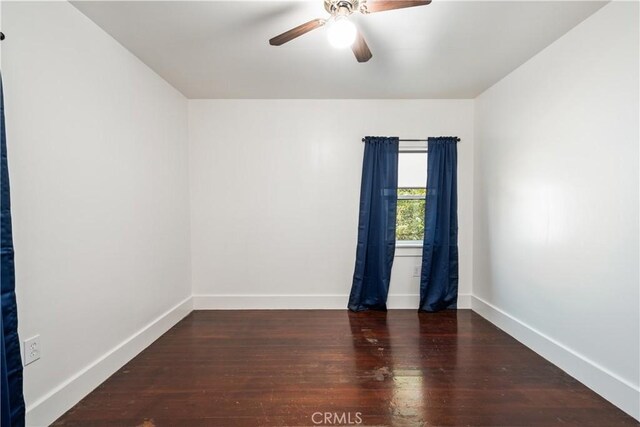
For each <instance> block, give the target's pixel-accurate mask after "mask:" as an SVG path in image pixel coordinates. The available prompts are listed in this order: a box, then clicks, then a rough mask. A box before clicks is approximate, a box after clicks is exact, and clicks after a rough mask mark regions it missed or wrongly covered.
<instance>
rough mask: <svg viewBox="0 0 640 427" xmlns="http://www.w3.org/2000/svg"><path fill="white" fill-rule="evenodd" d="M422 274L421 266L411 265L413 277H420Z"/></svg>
mask: <svg viewBox="0 0 640 427" xmlns="http://www.w3.org/2000/svg"><path fill="white" fill-rule="evenodd" d="M421 274H422V266H421V265H416V266H414V267H413V277H420V275H421Z"/></svg>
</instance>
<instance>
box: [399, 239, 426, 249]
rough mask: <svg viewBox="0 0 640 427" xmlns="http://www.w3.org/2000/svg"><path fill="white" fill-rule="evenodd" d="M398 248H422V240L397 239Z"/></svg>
mask: <svg viewBox="0 0 640 427" xmlns="http://www.w3.org/2000/svg"><path fill="white" fill-rule="evenodd" d="M398 248H422V242H421V241H420V240H396V249H398Z"/></svg>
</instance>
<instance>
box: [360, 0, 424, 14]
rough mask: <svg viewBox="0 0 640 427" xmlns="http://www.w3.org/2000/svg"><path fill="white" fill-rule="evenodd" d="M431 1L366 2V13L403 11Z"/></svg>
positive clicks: (380, 0)
mask: <svg viewBox="0 0 640 427" xmlns="http://www.w3.org/2000/svg"><path fill="white" fill-rule="evenodd" d="M429 3H431V0H367V2H366V3H365V5H366V6H367V12H369V13H374V12H384V11H385V10H393V9H403V8H405V7H414V6H426V5H428V4H429Z"/></svg>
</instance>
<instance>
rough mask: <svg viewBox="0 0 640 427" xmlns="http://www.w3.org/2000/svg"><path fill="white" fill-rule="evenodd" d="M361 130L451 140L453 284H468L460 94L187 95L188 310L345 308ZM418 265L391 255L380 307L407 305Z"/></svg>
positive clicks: (465, 132)
mask: <svg viewBox="0 0 640 427" xmlns="http://www.w3.org/2000/svg"><path fill="white" fill-rule="evenodd" d="M365 135H397V136H400V137H405V138H424V137H427V136H434V135H458V136H460V137H461V138H462V142H460V144H459V175H460V177H459V199H460V201H459V204H460V206H459V215H460V225H459V227H460V236H459V240H460V241H459V244H460V248H461V250H460V293H461V294H469V293H470V291H471V256H472V254H471V248H472V212H471V209H472V198H473V195H472V187H473V184H472V177H473V170H472V169H473V102H472V101H470V100H434V101H413V100H410V101H401V100H398V101H378V100H365V101H363V100H340V101H336V100H191V101H189V142H190V177H191V178H190V188H191V203H192V216H191V224H192V277H193V291H194V295H196V298H195V300H194V304H195V306H196V308H198V307H207V308H213V307H220V308H236V307H238V308H248V307H273V308H275V307H292V308H305V307H330V308H344V307H346V304H347V296H348V294H349V291H350V288H351V280H352V276H353V268H354V259H355V251H356V239H357V228H358V227H357V223H358V203H359V193H360V178H361V170H362V153H363V149H364V147H363V144H362V143H361V142H360V139H361V138H362V137H363V136H365ZM410 253H418V254H419V253H420V251H419V250H417V251H416V250H413V251H411V250H405V252H404V253H403V255H407V254H410ZM419 263H420V258H416V257H396V260H395V263H394V269H393V276H392V283H391V290H390V298H389V305H390V306H391V307H399V306H404V307H415V308H417V305H418V299H417V294H418V282H419V279H418V278H413V277H412V274H413V266H414V265H418V264H419ZM198 296H209V297H208V298H204V297H198ZM463 298H464V297H463ZM461 302H462V303H466V301H461Z"/></svg>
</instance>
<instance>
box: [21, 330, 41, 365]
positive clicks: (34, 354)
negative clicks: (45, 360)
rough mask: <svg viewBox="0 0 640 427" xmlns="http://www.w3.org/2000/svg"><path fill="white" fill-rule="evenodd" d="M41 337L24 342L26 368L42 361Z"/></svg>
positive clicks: (37, 336)
mask: <svg viewBox="0 0 640 427" xmlns="http://www.w3.org/2000/svg"><path fill="white" fill-rule="evenodd" d="M41 350H42V349H41V348H40V335H36V336H34V337H31V338H29V339H28V340H25V341H24V366H27V365H28V364H30V363H33V362H35V361H36V360H38V359H40V353H41Z"/></svg>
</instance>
